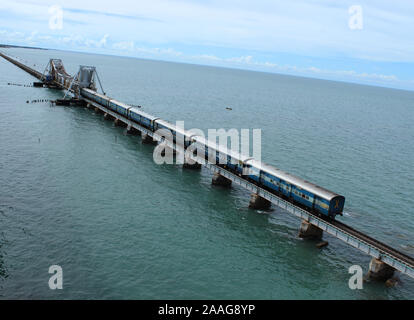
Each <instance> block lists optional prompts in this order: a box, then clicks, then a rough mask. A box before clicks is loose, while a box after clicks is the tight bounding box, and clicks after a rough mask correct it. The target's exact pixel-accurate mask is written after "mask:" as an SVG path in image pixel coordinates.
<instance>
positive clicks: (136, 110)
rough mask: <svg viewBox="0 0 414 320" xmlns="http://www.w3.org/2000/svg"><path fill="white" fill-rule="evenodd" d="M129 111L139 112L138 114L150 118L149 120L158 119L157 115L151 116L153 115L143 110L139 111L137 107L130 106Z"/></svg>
mask: <svg viewBox="0 0 414 320" xmlns="http://www.w3.org/2000/svg"><path fill="white" fill-rule="evenodd" d="M129 112H134V113H136V114H139V115H140V116H142V117H145V118H147V119H150V120H157V119H159V118H158V117H155V116H153V115H151V114H149V113H146V112H144V111H141V110H140V109H139V108H137V107H132V108H131V109H129Z"/></svg>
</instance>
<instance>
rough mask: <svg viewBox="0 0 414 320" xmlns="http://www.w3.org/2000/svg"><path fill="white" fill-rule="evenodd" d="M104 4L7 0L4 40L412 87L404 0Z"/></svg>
mask: <svg viewBox="0 0 414 320" xmlns="http://www.w3.org/2000/svg"><path fill="white" fill-rule="evenodd" d="M96 4H97V2H96V1H90V2H88V3H83V2H82V1H78V0H75V1H73V2H72V3H71V4H70V6H66V5H65V4H64V3H63V2H62V1H60V0H59V1H49V0H38V1H36V2H30V1H24V0H23V1H11V0H4V1H2V3H1V4H0V17H1V18H2V19H1V23H0V43H4V44H5V45H14V46H26V47H39V48H45V49H50V50H63V51H74V52H79V53H92V54H106V55H112V56H120V57H122V56H124V57H130V58H141V59H150V60H156V61H168V62H178V63H187V64H195V65H203V66H215V67H224V68H230V69H239V70H240V69H241V70H249V71H258V72H265V73H274V74H280V75H291V76H299V77H305V78H312V79H320V80H331V81H339V82H344V83H354V84H363V85H369V86H377V87H385V88H394V89H402V90H407V91H413V90H414V44H413V43H412V42H413V41H410V39H411V38H410V35H411V34H413V33H414V26H413V25H412V24H410V21H411V16H412V15H411V14H413V15H414V4H410V3H406V2H404V1H402V0H397V1H395V2H394V3H392V4H390V3H388V2H387V1H385V0H384V1H383V0H381V1H377V2H376V3H375V4H370V3H369V1H366V0H363V1H359V2H358V3H356V2H354V1H349V0H344V1H342V3H341V4H339V3H332V2H331V1H327V0H314V1H311V2H304V1H303V0H298V1H295V2H294V3H287V4H285V3H283V6H282V2H280V1H278V0H276V1H273V2H269V1H267V0H261V1H259V2H257V3H255V4H251V3H249V2H247V1H241V2H237V3H236V2H234V1H233V0H229V1H226V2H225V3H222V2H218V1H215V0H211V1H209V2H208V3H201V2H200V1H197V0H193V1H182V0H176V1H173V2H165V0H156V5H154V4H153V3H152V2H151V3H147V2H145V1H140V2H139V3H138V2H137V3H135V2H130V1H126V0H120V2H119V3H117V4H116V5H114V4H112V3H111V2H104V3H102V2H99V4H100V5H99V6H97V5H96ZM96 8H99V9H96ZM102 8H104V9H102Z"/></svg>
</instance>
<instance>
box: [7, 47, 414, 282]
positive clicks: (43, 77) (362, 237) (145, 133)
mask: <svg viewBox="0 0 414 320" xmlns="http://www.w3.org/2000/svg"><path fill="white" fill-rule="evenodd" d="M0 56H1V57H3V58H4V59H6V60H8V61H9V62H11V63H13V64H14V65H16V66H17V67H19V68H21V69H23V70H24V71H26V72H28V73H29V74H31V75H32V76H34V77H35V78H37V79H38V80H39V81H40V82H41V83H42V85H44V86H46V87H50V88H59V89H64V90H66V91H67V92H66V94H67V93H68V92H70V93H71V94H73V95H74V96H75V98H77V99H80V100H82V101H83V102H84V103H85V105H86V107H88V108H95V110H96V111H97V112H102V113H104V115H105V117H110V118H112V119H114V121H115V122H116V123H118V124H123V125H125V126H126V127H127V130H128V131H130V130H135V131H137V132H139V133H141V136H142V141H143V142H154V143H159V142H162V143H164V144H166V147H168V148H170V149H172V150H174V152H180V153H183V152H185V150H184V149H183V147H182V146H180V145H178V144H174V143H171V142H169V141H167V140H165V139H164V137H162V136H160V135H159V134H158V133H157V132H154V131H152V130H150V129H148V128H147V127H144V126H142V125H140V124H139V123H137V122H135V121H132V120H131V119H128V118H127V117H125V116H123V115H122V114H119V113H117V112H115V111H113V110H111V109H109V108H107V107H106V106H104V105H103V104H100V103H97V102H96V101H93V100H91V99H88V98H85V97H84V96H82V95H81V91H82V90H84V89H85V88H87V89H92V90H96V82H98V83H99V85H100V87H101V90H102V92H103V88H102V85H101V83H100V80H99V76H98V74H97V72H96V69H95V68H94V67H90V66H80V68H79V71H78V73H77V74H76V75H75V76H70V75H69V74H68V73H67V72H66V71H65V68H64V67H63V63H62V61H61V60H60V59H51V60H50V61H49V63H48V65H47V67H46V69H45V71H44V72H43V73H40V72H39V71H37V70H34V69H32V68H30V67H28V66H26V65H24V64H23V63H22V62H19V61H18V60H16V59H13V58H12V57H10V56H8V55H5V54H4V53H1V52H0ZM96 80H98V81H96ZM66 94H65V96H66ZM103 97H104V98H103V99H106V100H107V101H109V100H110V99H111V98H109V97H107V96H106V95H105V94H104V95H103ZM190 158H191V160H192V162H193V163H194V164H195V165H186V164H184V167H190V168H199V167H200V165H201V164H202V165H203V166H205V167H206V168H207V169H209V170H210V171H211V172H212V173H213V174H214V175H213V181H212V182H213V184H216V185H222V186H226V187H229V186H231V184H232V183H234V184H237V185H239V186H241V187H242V188H244V189H246V190H248V191H249V192H251V194H252V197H251V199H250V206H251V207H252V208H256V209H260V208H264V209H265V208H268V207H269V206H270V204H273V205H276V206H278V207H280V208H282V209H284V210H286V211H287V212H289V213H291V214H292V215H294V216H296V217H297V218H299V219H301V221H302V222H301V227H300V231H299V236H300V237H302V238H321V237H322V234H323V232H326V233H327V234H329V235H331V236H333V237H335V238H337V239H340V240H342V241H343V242H345V243H346V244H348V245H349V246H351V247H353V248H356V249H358V250H359V251H361V252H363V253H365V254H367V255H369V256H371V257H372V259H371V262H370V265H369V272H368V275H369V276H370V277H372V278H374V279H382V280H387V279H390V278H391V277H392V275H393V273H394V271H395V270H397V271H399V272H401V273H402V274H406V275H408V276H409V277H411V278H414V258H413V257H411V256H409V255H407V254H404V253H402V252H400V251H398V250H397V249H395V248H392V247H391V246H389V245H387V244H385V243H382V242H380V241H378V240H376V239H374V238H373V237H370V236H368V235H366V234H364V233H363V232H360V231H358V230H356V229H354V228H352V227H350V226H348V225H346V224H344V223H342V222H340V221H336V220H327V219H324V218H321V217H320V216H318V215H316V214H314V213H312V212H310V211H308V210H306V209H304V208H302V207H299V206H298V205H296V204H294V203H292V202H290V201H288V200H286V199H284V198H282V197H280V196H278V195H276V194H274V193H273V192H271V191H269V190H267V189H265V188H263V187H262V186H260V185H257V184H256V183H254V182H252V181H251V180H248V179H246V178H245V177H244V176H240V175H237V174H235V173H234V172H232V171H231V170H227V169H226V168H223V167H222V166H220V165H218V164H216V163H213V162H209V161H205V158H201V156H199V155H191V156H190Z"/></svg>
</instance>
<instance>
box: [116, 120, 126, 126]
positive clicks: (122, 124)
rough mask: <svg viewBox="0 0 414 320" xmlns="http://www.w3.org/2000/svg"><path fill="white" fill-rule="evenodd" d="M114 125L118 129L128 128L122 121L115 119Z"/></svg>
mask: <svg viewBox="0 0 414 320" xmlns="http://www.w3.org/2000/svg"><path fill="white" fill-rule="evenodd" d="M114 125H115V126H116V127H126V124H125V123H124V122H122V121H121V120H120V119H115V120H114Z"/></svg>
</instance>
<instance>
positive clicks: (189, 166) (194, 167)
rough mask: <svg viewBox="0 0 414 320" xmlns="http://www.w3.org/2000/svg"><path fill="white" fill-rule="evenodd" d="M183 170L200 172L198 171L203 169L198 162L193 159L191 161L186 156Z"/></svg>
mask: <svg viewBox="0 0 414 320" xmlns="http://www.w3.org/2000/svg"><path fill="white" fill-rule="evenodd" d="M183 168H184V169H192V170H198V169H201V163H198V162H197V161H194V160H193V159H189V158H187V157H186V156H184V164H183Z"/></svg>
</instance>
